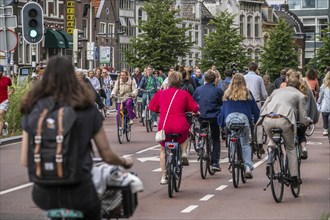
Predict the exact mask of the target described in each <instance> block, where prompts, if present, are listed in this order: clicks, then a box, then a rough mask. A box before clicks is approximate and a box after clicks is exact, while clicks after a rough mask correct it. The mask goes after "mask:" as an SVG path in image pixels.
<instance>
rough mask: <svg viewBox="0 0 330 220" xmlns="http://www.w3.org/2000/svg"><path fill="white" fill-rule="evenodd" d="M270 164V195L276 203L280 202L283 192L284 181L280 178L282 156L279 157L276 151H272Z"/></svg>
mask: <svg viewBox="0 0 330 220" xmlns="http://www.w3.org/2000/svg"><path fill="white" fill-rule="evenodd" d="M270 157H271V164H270V184H271V188H272V195H273V198H274V200H275V201H276V202H281V201H282V198H283V192H284V180H283V177H282V169H283V167H282V165H283V158H282V157H283V156H281V158H280V156H279V153H278V150H277V149H274V150H273V151H272V152H271V154H270Z"/></svg>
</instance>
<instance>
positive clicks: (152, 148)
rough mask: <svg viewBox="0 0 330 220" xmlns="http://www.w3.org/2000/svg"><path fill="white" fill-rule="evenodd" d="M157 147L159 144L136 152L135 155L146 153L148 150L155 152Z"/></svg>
mask: <svg viewBox="0 0 330 220" xmlns="http://www.w3.org/2000/svg"><path fill="white" fill-rule="evenodd" d="M158 147H160V145H159V144H157V145H155V146H152V147H148V148H145V149H143V150H140V151H138V152H136V154H141V153H144V152H146V151H148V150H156V148H158ZM157 150H159V149H157Z"/></svg>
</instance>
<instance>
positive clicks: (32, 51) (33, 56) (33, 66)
mask: <svg viewBox="0 0 330 220" xmlns="http://www.w3.org/2000/svg"><path fill="white" fill-rule="evenodd" d="M31 54H32V58H31V59H32V68H35V67H36V66H37V63H36V44H31Z"/></svg>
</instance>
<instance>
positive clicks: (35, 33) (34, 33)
mask: <svg viewBox="0 0 330 220" xmlns="http://www.w3.org/2000/svg"><path fill="white" fill-rule="evenodd" d="M37 35H38V32H37V31H36V30H33V29H32V30H30V37H33V38H35V37H36V36H37Z"/></svg>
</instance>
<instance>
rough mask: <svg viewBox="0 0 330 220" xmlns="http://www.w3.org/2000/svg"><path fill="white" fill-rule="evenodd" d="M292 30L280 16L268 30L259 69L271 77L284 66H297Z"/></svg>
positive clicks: (294, 67)
mask: <svg viewBox="0 0 330 220" xmlns="http://www.w3.org/2000/svg"><path fill="white" fill-rule="evenodd" d="M293 36H294V31H293V29H292V27H290V26H289V25H288V24H287V23H286V22H285V21H284V20H283V19H282V18H280V19H279V20H278V22H277V26H276V27H275V28H274V29H273V30H271V31H270V32H269V40H268V41H267V42H266V43H265V45H264V48H263V49H264V51H263V53H262V54H261V71H262V72H263V73H265V74H268V75H269V76H270V77H271V79H273V80H274V79H275V78H277V77H278V76H279V73H280V71H281V70H282V69H284V68H285V67H290V68H293V69H297V68H298V64H299V60H298V58H299V54H298V50H297V46H296V44H295V42H294V38H293Z"/></svg>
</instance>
